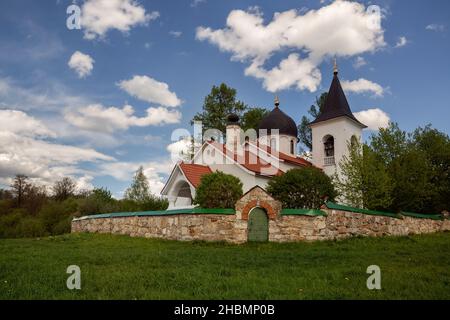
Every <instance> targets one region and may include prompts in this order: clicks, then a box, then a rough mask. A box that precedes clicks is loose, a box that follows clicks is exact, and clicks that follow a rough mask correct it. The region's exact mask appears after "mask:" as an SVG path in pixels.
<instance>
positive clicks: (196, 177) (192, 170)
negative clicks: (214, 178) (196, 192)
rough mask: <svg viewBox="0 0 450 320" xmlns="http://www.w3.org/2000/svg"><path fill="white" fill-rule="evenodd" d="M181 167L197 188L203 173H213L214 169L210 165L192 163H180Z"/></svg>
mask: <svg viewBox="0 0 450 320" xmlns="http://www.w3.org/2000/svg"><path fill="white" fill-rule="evenodd" d="M179 166H180V169H181V170H182V171H183V173H184V175H185V176H186V178H187V179H188V180H189V182H190V183H191V184H192V185H193V186H194V187H195V188H197V187H198V186H199V185H200V179H201V178H202V176H203V175H205V174H208V173H212V170H211V168H210V167H208V166H202V165H199V164H192V163H184V162H181V163H179Z"/></svg>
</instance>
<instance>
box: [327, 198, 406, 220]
mask: <svg viewBox="0 0 450 320" xmlns="http://www.w3.org/2000/svg"><path fill="white" fill-rule="evenodd" d="M325 205H326V206H327V208H328V209H333V210H342V211H349V212H355V213H363V214H369V215H375V216H385V217H391V218H396V219H402V216H401V215H399V214H396V213H390V212H382V211H374V210H367V209H360V208H353V207H349V206H344V205H341V204H337V203H333V202H326V203H325Z"/></svg>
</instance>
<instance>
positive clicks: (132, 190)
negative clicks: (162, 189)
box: [125, 166, 151, 203]
mask: <svg viewBox="0 0 450 320" xmlns="http://www.w3.org/2000/svg"><path fill="white" fill-rule="evenodd" d="M149 198H151V193H150V186H149V183H148V180H147V177H146V176H145V174H144V168H143V167H142V166H140V167H139V169H138V170H137V171H136V173H135V175H134V178H133V182H132V184H131V186H130V187H129V188H128V189H127V190H126V191H125V199H128V200H133V201H136V202H141V203H142V202H145V201H147V200H148V199H149Z"/></svg>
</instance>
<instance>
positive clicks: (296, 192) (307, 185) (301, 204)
mask: <svg viewBox="0 0 450 320" xmlns="http://www.w3.org/2000/svg"><path fill="white" fill-rule="evenodd" d="M266 190H267V192H268V193H269V194H271V195H272V196H273V197H274V198H275V199H277V200H279V201H281V203H282V204H283V207H284V208H289V209H301V208H305V209H319V208H320V207H321V206H322V205H323V204H324V202H325V201H326V199H328V200H330V201H334V198H335V197H336V196H337V193H336V191H335V190H334V187H333V184H332V182H331V179H330V177H328V176H327V175H326V174H325V173H324V172H323V171H322V170H320V169H318V168H315V167H306V168H302V169H291V170H289V171H287V172H286V173H285V174H283V175H281V176H276V177H274V178H272V179H271V180H270V181H269V183H268V186H267V189H266Z"/></svg>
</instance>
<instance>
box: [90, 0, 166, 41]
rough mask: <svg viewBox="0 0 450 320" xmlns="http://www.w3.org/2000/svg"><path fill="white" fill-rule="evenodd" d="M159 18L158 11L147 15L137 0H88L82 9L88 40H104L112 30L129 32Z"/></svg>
mask: <svg viewBox="0 0 450 320" xmlns="http://www.w3.org/2000/svg"><path fill="white" fill-rule="evenodd" d="M158 17H159V12H158V11H153V12H150V13H146V11H145V8H144V7H143V6H141V5H140V4H139V3H138V2H137V1H135V0H87V1H86V2H85V3H84V4H83V6H82V8H81V24H82V28H83V29H84V37H85V38H86V39H88V40H93V39H96V38H97V37H100V38H103V37H104V36H105V35H106V33H107V32H108V31H109V30H111V29H116V30H119V31H121V32H128V31H130V29H131V28H132V27H134V26H136V25H146V24H147V23H148V22H149V21H151V20H155V19H157V18H158Z"/></svg>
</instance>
